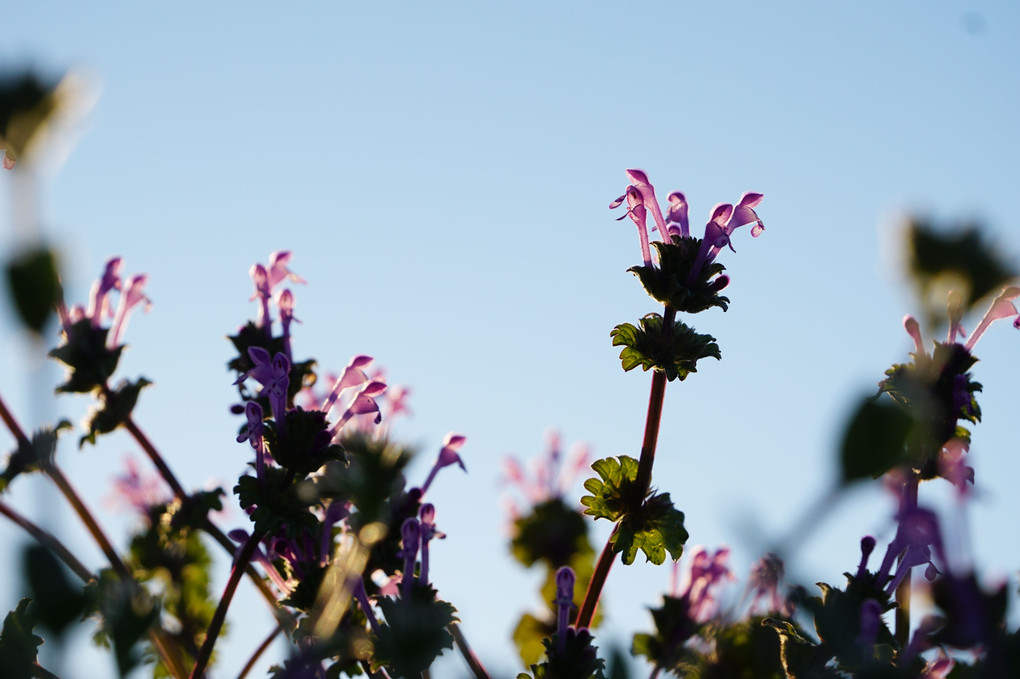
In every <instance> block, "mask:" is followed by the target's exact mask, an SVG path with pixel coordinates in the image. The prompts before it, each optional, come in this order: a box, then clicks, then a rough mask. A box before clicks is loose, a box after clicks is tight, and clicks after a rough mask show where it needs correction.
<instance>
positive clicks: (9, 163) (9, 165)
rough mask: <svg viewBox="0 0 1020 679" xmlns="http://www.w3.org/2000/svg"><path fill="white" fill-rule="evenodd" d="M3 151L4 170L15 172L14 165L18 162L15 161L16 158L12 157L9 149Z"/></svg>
mask: <svg viewBox="0 0 1020 679" xmlns="http://www.w3.org/2000/svg"><path fill="white" fill-rule="evenodd" d="M3 151H4V169H5V170H13V169H14V163H15V162H16V161H15V160H14V156H12V155H11V152H10V151H8V150H7V149H4V150H3Z"/></svg>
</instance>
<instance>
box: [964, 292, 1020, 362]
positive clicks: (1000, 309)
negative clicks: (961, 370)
mask: <svg viewBox="0 0 1020 679" xmlns="http://www.w3.org/2000/svg"><path fill="white" fill-rule="evenodd" d="M1017 297H1020V288H1018V287H1015V286H1014V287H1009V288H1005V289H1004V290H1003V291H1002V292H1000V293H999V296H998V297H996V298H995V299H994V300H993V301H992V305H991V306H990V307H989V308H988V311H987V312H985V315H984V318H982V319H981V322H980V323H978V325H977V327H976V328H974V332H973V333H972V334H971V336H970V339H968V340H967V343H966V344H964V345H963V346H964V348H965V349H966V350H967V351H971V350H972V349H973V348H974V345H975V344H976V343H977V341H978V339H980V338H981V335H983V334H984V333H985V330H987V329H988V326H990V325H991V324H992V323H993V322H994V321H997V320H999V319H1000V318H1009V317H1010V316H1014V317H1015V318H1014V319H1013V327H1014V328H1020V314H1018V313H1017V310H1016V306H1014V304H1013V301H1012V300H1014V299H1016V298H1017Z"/></svg>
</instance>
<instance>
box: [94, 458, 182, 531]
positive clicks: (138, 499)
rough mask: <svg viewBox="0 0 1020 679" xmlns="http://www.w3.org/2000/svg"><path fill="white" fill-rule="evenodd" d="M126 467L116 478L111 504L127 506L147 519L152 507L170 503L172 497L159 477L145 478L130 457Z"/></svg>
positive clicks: (127, 459)
mask: <svg viewBox="0 0 1020 679" xmlns="http://www.w3.org/2000/svg"><path fill="white" fill-rule="evenodd" d="M124 467H125V472H124V473H123V474H121V475H120V476H117V477H114V480H113V488H112V491H111V493H110V496H109V498H108V501H109V504H111V505H123V504H127V506H129V507H132V508H134V509H136V510H138V511H139V512H140V513H141V514H143V515H145V516H146V517H147V516H148V513H149V509H150V508H151V507H155V506H157V505H162V504H166V503H167V502H169V501H170V499H171V495H170V494H169V493H168V492H167V489H166V486H165V484H164V483H163V482H162V479H161V478H160V477H159V476H158V475H153V476H143V475H142V474H141V473H140V472H139V471H138V465H137V464H136V463H135V461H134V459H133V458H130V457H126V458H124Z"/></svg>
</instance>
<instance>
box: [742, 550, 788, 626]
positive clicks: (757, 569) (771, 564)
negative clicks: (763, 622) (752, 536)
mask: <svg viewBox="0 0 1020 679" xmlns="http://www.w3.org/2000/svg"><path fill="white" fill-rule="evenodd" d="M785 571H786V569H785V567H784V566H783V560H782V559H780V558H779V557H778V556H776V555H775V554H773V553H772V552H769V553H767V554H765V556H763V557H762V558H761V559H759V560H758V562H757V563H755V564H754V566H752V567H751V577H750V579H749V581H748V587H749V588H750V589H751V590H752V591H753V593H754V594H753V598H752V599H751V608H750V610H751V612H752V614H753V613H754V612H755V611H757V612H758V613H760V614H763V615H764V614H768V613H771V612H776V613H779V614H780V615H790V614H791V613H792V611H789V610H788V609H789V608H790V606H789V604H788V603H787V601H786V599H785V598H783V596H782V595H780V594H779V583H780V582H781V581H782V579H783V575H784V574H785ZM761 603H764V605H763V606H761V607H760V608H759V604H761Z"/></svg>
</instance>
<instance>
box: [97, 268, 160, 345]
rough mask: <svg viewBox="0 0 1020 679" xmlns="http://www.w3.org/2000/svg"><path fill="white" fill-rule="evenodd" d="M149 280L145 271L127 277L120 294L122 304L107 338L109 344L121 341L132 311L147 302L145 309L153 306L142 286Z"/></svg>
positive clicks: (116, 343) (118, 308)
mask: <svg viewBox="0 0 1020 679" xmlns="http://www.w3.org/2000/svg"><path fill="white" fill-rule="evenodd" d="M148 280H149V276H148V275H147V274H144V273H142V274H135V275H134V276H131V277H130V278H128V279H127V284H126V285H125V286H124V289H123V291H122V292H121V295H120V304H119V305H118V306H117V314H116V316H115V317H114V321H113V327H112V330H111V331H110V336H109V337H108V338H107V340H106V344H107V346H109V347H115V346H117V345H118V344H119V343H120V338H121V336H122V335H123V334H124V329H125V328H126V327H127V323H128V318H129V317H130V315H131V311H132V310H133V309H134V308H135V307H136V306H138V305H139V304H141V303H142V302H145V311H148V310H149V308H150V307H151V306H152V300H150V299H149V298H148V297H146V296H145V293H144V292H142V288H144V287H145V284H146V283H147V282H148Z"/></svg>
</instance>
